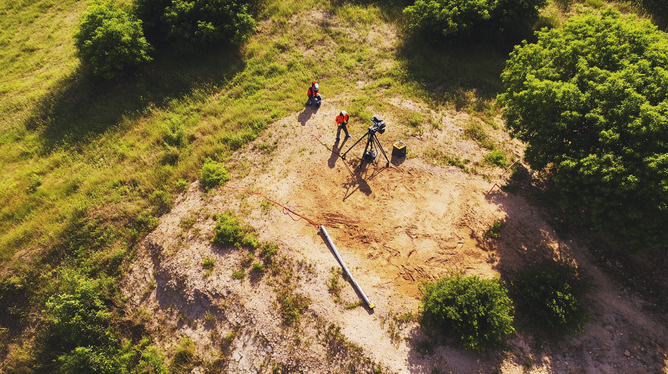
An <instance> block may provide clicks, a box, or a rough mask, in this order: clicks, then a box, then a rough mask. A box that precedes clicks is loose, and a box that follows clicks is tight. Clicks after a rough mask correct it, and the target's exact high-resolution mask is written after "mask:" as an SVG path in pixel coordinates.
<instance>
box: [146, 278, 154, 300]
mask: <svg viewBox="0 0 668 374" xmlns="http://www.w3.org/2000/svg"><path fill="white" fill-rule="evenodd" d="M153 290H155V280H154V279H151V281H150V282H148V286H147V287H146V289H145V290H144V296H146V295H148V294H150V293H151V292H153Z"/></svg>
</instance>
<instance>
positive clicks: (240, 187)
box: [225, 185, 320, 228]
mask: <svg viewBox="0 0 668 374" xmlns="http://www.w3.org/2000/svg"><path fill="white" fill-rule="evenodd" d="M225 187H226V188H230V189H235V190H244V191H246V192H247V193H248V195H250V196H252V195H258V196H262V198H263V199H265V200H267V201H269V202H270V203H274V204H276V205H278V206H280V207H281V208H283V209H282V212H283V214H286V215H288V217H290V218H292V220H293V221H299V220H301V219H303V220H305V221H306V222H308V223H310V224H311V225H313V226H315V227H316V228H319V227H320V224H319V223H316V222H315V221H313V220H310V219H308V218H306V217H304V216H303V215H301V214H299V213H297V212H295V211H294V210H292V209H290V208H288V207H286V206H285V205H283V204H281V203H279V202H277V201H274V200H272V199H270V198H268V197H267V196H265V195H264V194H262V193H261V192H250V191H248V188H246V187H243V186H230V185H226V186H225ZM291 214H293V215H295V216H297V217H299V218H297V219H295V218H294V217H293V216H292V215H291Z"/></svg>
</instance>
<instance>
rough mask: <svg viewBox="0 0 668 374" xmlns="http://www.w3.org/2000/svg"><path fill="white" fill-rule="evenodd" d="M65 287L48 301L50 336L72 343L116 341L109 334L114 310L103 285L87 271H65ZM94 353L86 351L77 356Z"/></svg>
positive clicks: (62, 286)
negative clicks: (89, 275) (105, 299)
mask: <svg viewBox="0 0 668 374" xmlns="http://www.w3.org/2000/svg"><path fill="white" fill-rule="evenodd" d="M61 288H62V292H61V293H59V294H57V295H53V296H51V297H50V298H49V299H48V300H47V302H46V310H45V314H46V316H47V318H48V320H49V324H48V336H50V337H51V338H52V339H55V340H58V341H61V342H63V344H65V345H70V346H97V345H101V346H104V345H109V344H112V345H113V344H115V339H114V338H113V336H110V335H109V334H107V329H108V327H109V322H110V319H111V313H110V312H109V311H107V308H106V306H105V303H104V289H103V285H102V284H101V283H100V282H99V281H94V280H92V279H90V278H88V277H87V276H85V275H81V274H78V273H75V272H65V273H63V274H62V275H61ZM110 339H111V340H110ZM90 354H92V353H91V352H83V351H82V352H79V353H78V354H77V355H78V356H77V357H79V356H81V357H83V356H86V357H87V356H88V355H90ZM73 360H74V359H73ZM75 361H76V360H75Z"/></svg>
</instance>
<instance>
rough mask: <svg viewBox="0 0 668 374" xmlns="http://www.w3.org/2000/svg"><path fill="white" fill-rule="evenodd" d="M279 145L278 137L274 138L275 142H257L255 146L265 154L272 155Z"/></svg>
mask: <svg viewBox="0 0 668 374" xmlns="http://www.w3.org/2000/svg"><path fill="white" fill-rule="evenodd" d="M277 147H278V139H276V140H274V142H273V143H266V142H265V143H260V144H256V145H255V146H254V148H255V149H256V150H258V151H260V152H262V153H263V154H265V155H270V154H271V153H272V152H274V151H275V150H276V148H277Z"/></svg>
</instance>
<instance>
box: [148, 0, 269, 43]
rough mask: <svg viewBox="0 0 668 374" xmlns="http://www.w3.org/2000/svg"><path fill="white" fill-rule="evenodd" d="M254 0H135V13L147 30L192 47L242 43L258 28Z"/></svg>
mask: <svg viewBox="0 0 668 374" xmlns="http://www.w3.org/2000/svg"><path fill="white" fill-rule="evenodd" d="M250 5H251V2H250V1H243V0H241V1H239V0H135V14H137V16H138V17H139V18H140V19H142V20H144V21H145V22H146V30H147V32H151V34H156V35H158V36H160V37H163V38H166V39H167V40H169V41H172V42H175V43H176V44H178V45H180V46H182V47H186V48H188V49H191V48H193V47H206V46H211V45H214V44H220V43H231V44H241V43H243V42H244V41H246V40H247V39H248V38H249V37H250V36H251V35H253V33H254V32H255V31H256V29H257V21H255V18H253V16H252V15H251V11H250Z"/></svg>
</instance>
